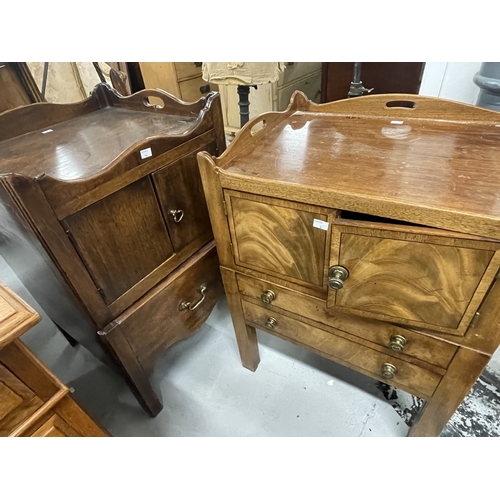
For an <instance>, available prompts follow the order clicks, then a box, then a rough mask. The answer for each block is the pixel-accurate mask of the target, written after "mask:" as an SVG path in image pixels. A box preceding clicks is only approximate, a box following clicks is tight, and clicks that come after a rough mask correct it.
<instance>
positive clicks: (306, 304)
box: [237, 274, 458, 368]
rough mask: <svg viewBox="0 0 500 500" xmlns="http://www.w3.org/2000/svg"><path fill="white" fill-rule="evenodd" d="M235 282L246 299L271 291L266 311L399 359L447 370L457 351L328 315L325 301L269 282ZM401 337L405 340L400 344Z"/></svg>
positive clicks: (408, 333)
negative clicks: (381, 349)
mask: <svg viewBox="0 0 500 500" xmlns="http://www.w3.org/2000/svg"><path fill="white" fill-rule="evenodd" d="M237 280H238V288H239V291H240V292H241V293H242V294H243V295H245V296H247V297H251V298H253V299H257V300H260V301H262V295H263V294H264V293H265V292H269V291H271V292H272V294H274V299H272V302H271V305H269V304H266V303H264V302H262V307H265V308H267V309H269V310H271V308H272V309H274V308H279V309H283V310H285V311H289V312H292V313H294V314H297V315H299V316H304V317H306V318H309V319H311V320H313V321H318V322H320V323H323V324H325V325H328V326H330V327H332V328H336V329H338V330H341V331H344V332H347V333H349V334H351V335H355V336H356V337H360V338H363V339H365V340H368V341H370V342H374V343H375V344H378V345H380V346H383V347H386V348H387V349H388V350H387V353H388V354H391V355H396V356H397V357H400V358H401V359H406V360H409V361H411V359H410V357H413V358H417V359H420V360H422V361H425V362H427V363H431V364H433V365H436V366H440V367H442V368H447V367H448V365H449V364H450V362H451V360H452V359H453V356H454V355H455V353H456V351H457V349H458V347H457V346H456V345H453V344H450V343H448V342H444V341H442V340H438V339H436V338H433V337H429V336H428V335H425V334H423V333H418V332H415V331H413V330H408V329H406V328H402V327H399V326H397V325H394V324H391V323H384V322H381V321H377V320H373V319H368V318H362V317H360V316H356V315H352V314H345V313H343V312H340V311H329V310H328V309H327V307H326V301H324V300H321V299H318V298H316V297H312V296H310V295H306V294H304V293H300V292H297V291H294V290H291V289H289V288H286V287H283V286H280V285H276V284H275V283H271V282H269V281H264V280H257V279H255V278H251V277H249V276H245V275H243V274H238V275H237ZM268 297H269V295H268V296H266V297H264V300H269V298H268ZM270 314H271V313H270ZM396 336H397V337H396ZM398 337H399V338H398ZM401 337H402V338H403V339H404V340H403V341H402V340H401ZM398 341H399V342H398ZM401 342H403V343H404V342H406V343H404V345H403V347H402V351H396V352H394V350H396V349H399V347H400V346H401ZM391 351H392V352H391Z"/></svg>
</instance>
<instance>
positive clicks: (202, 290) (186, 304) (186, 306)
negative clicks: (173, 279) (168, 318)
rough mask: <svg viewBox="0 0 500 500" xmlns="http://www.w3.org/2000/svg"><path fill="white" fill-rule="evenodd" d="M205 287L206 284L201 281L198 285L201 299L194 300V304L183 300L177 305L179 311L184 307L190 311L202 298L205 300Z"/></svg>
mask: <svg viewBox="0 0 500 500" xmlns="http://www.w3.org/2000/svg"><path fill="white" fill-rule="evenodd" d="M206 289H207V284H206V283H203V285H201V286H200V293H201V299H200V300H199V301H198V302H196V304H191V302H187V301H184V302H182V303H181V305H180V306H179V311H184V309H189V310H190V311H194V310H195V309H196V308H197V307H198V306H199V305H200V304H201V303H202V302H203V301H204V300H205V291H206Z"/></svg>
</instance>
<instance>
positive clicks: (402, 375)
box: [242, 300, 444, 399]
mask: <svg viewBox="0 0 500 500" xmlns="http://www.w3.org/2000/svg"><path fill="white" fill-rule="evenodd" d="M242 306H243V314H244V317H245V321H246V322H247V323H249V324H250V325H251V326H254V327H256V328H259V329H261V330H264V331H267V332H269V333H272V334H274V335H277V336H278V337H282V338H284V339H285V340H289V341H291V342H293V343H295V344H298V345H301V346H303V347H306V348H307V349H310V350H311V351H313V352H316V353H318V354H320V355H322V356H324V357H327V358H329V359H332V360H333V361H337V362H338V363H340V364H343V365H345V366H348V367H350V368H354V369H355V370H357V371H359V372H362V373H364V374H366V375H369V376H370V377H373V378H376V379H377V380H381V381H383V382H386V383H388V384H390V385H394V386H396V387H400V388H402V389H404V390H406V391H409V392H411V393H412V394H415V395H417V396H419V397H421V398H424V399H425V398H428V397H431V396H432V394H433V393H434V391H435V389H436V387H437V385H438V383H439V381H440V380H441V378H442V375H443V374H444V370H443V371H442V372H441V373H438V372H434V371H431V370H429V369H426V368H423V367H421V366H417V365H415V364H412V363H409V362H406V361H403V360H401V359H398V358H396V357H394V356H391V355H388V354H385V353H383V352H380V351H378V350H375V349H372V348H370V347H367V346H366V345H362V344H358V343H357V342H353V341H352V340H348V339H347V338H345V337H343V336H341V334H342V332H340V331H338V333H339V335H335V334H332V333H330V332H326V331H324V330H322V329H320V328H316V327H313V326H311V325H308V324H305V323H302V322H300V321H297V320H295V319H292V318H290V317H287V316H286V315H284V314H281V313H278V312H275V311H273V312H272V314H271V313H270V311H269V310H267V309H266V308H264V307H261V306H257V305H255V304H252V303H250V302H247V301H245V300H242ZM270 318H273V319H274V322H275V326H274V327H272V328H271V327H268V326H266V324H268V323H269V320H270ZM386 364H390V365H392V366H393V367H395V370H396V371H395V373H394V376H393V378H390V379H388V378H385V377H383V376H382V371H383V369H384V366H385V365H386Z"/></svg>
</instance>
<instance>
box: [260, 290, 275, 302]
mask: <svg viewBox="0 0 500 500" xmlns="http://www.w3.org/2000/svg"><path fill="white" fill-rule="evenodd" d="M275 298H276V294H275V293H274V292H273V291H272V290H266V291H265V292H264V293H263V294H262V295H261V296H260V300H262V302H264V304H270V303H271V302H272V301H273V300H274V299H275Z"/></svg>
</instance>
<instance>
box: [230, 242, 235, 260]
mask: <svg viewBox="0 0 500 500" xmlns="http://www.w3.org/2000/svg"><path fill="white" fill-rule="evenodd" d="M229 245H230V246H231V253H232V254H233V257H234V247H233V242H232V241H230V242H229Z"/></svg>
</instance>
